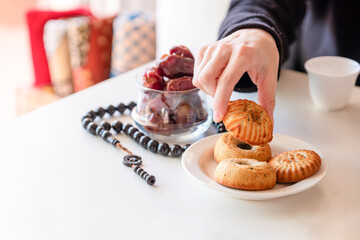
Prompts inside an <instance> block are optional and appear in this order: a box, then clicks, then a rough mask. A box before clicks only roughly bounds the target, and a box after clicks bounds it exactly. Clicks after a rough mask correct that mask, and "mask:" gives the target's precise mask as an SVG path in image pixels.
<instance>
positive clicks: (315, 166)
mask: <svg viewBox="0 0 360 240" xmlns="http://www.w3.org/2000/svg"><path fill="white" fill-rule="evenodd" d="M269 164H270V165H271V166H272V167H273V168H274V169H275V170H276V178H277V182H278V183H291V182H298V181H301V180H303V179H305V178H308V177H310V176H312V175H314V174H315V173H316V172H317V171H318V170H319V169H320V166H321V158H320V156H319V155H318V154H317V153H316V152H314V151H311V150H293V151H288V152H284V153H281V154H278V155H276V156H275V157H273V158H271V159H270V160H269Z"/></svg>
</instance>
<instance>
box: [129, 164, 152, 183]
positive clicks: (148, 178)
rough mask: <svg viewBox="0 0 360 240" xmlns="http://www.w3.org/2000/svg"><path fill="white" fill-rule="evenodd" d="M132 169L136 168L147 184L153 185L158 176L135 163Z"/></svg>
mask: <svg viewBox="0 0 360 240" xmlns="http://www.w3.org/2000/svg"><path fill="white" fill-rule="evenodd" d="M132 169H134V172H135V173H136V174H137V175H139V176H140V177H141V178H142V179H144V180H145V181H146V183H147V184H149V185H153V184H154V183H155V181H156V178H155V177H154V176H153V175H150V174H148V173H147V172H146V171H145V170H144V169H142V168H141V167H139V166H138V165H133V166H132Z"/></svg>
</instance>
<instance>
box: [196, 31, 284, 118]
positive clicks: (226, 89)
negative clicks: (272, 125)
mask: <svg viewBox="0 0 360 240" xmlns="http://www.w3.org/2000/svg"><path fill="white" fill-rule="evenodd" d="M278 66H279V52H278V49H277V47H276V43H275V40H274V38H273V37H272V36H271V35H270V34H269V33H267V32H265V31H263V30H261V29H241V30H238V31H236V32H234V33H232V34H231V35H229V36H227V37H226V38H223V39H221V40H219V41H217V42H215V43H213V44H210V45H207V46H204V47H202V48H201V49H200V50H199V52H198V54H197V57H196V58H195V67H194V77H193V84H194V86H196V87H198V88H199V89H201V90H202V91H204V92H205V93H207V94H209V95H211V96H212V97H214V104H213V109H214V115H213V119H214V121H215V122H220V121H221V120H222V119H223V117H224V115H225V113H226V111H227V103H228V101H229V100H230V97H231V93H232V91H233V89H234V86H235V84H236V83H237V82H238V80H239V79H240V77H241V76H242V75H243V74H244V73H245V72H247V73H248V74H249V76H250V78H251V80H252V81H253V82H254V84H255V85H257V88H258V101H259V104H260V105H261V106H262V107H263V108H264V109H265V110H266V111H267V113H268V114H269V116H270V118H271V121H272V122H273V121H274V120H273V112H274V108H275V91H276V85H277V73H278Z"/></svg>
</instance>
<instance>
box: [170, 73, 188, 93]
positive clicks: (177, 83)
mask: <svg viewBox="0 0 360 240" xmlns="http://www.w3.org/2000/svg"><path fill="white" fill-rule="evenodd" d="M193 88H195V86H194V85H193V84H192V77H188V76H185V77H181V78H175V79H170V80H169V82H168V84H167V87H166V90H167V91H185V90H190V89H193Z"/></svg>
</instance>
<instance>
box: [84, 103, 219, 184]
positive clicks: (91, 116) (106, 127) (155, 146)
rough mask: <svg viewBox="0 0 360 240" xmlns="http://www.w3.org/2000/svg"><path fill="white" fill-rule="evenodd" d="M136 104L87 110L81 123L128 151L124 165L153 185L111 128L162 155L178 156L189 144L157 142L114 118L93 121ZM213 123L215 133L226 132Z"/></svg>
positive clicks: (153, 181)
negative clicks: (111, 119)
mask: <svg viewBox="0 0 360 240" xmlns="http://www.w3.org/2000/svg"><path fill="white" fill-rule="evenodd" d="M135 106H136V103H135V102H130V103H129V104H128V105H125V104H123V103H120V104H118V105H117V106H116V107H115V106H113V105H109V106H107V107H106V108H103V107H98V108H97V109H96V111H93V110H91V111H89V112H87V113H86V114H85V116H83V117H82V118H81V123H82V125H83V127H84V128H85V129H86V130H87V131H88V132H89V133H91V134H93V135H97V136H100V137H101V138H102V139H103V140H104V141H106V142H108V143H110V144H112V145H113V146H114V147H116V148H119V149H121V150H123V151H125V152H127V153H128V155H126V156H125V157H124V159H123V163H124V165H126V166H128V167H132V168H133V169H134V172H135V173H136V174H138V175H139V176H140V177H141V178H143V179H144V180H145V181H146V182H147V183H148V184H149V185H153V184H154V183H155V181H156V179H155V177H154V176H153V175H150V174H148V173H147V172H146V171H145V170H144V169H142V168H141V167H140V165H141V164H142V160H141V157H140V156H137V155H133V154H132V153H131V152H130V151H129V150H127V149H126V148H125V147H123V146H122V145H121V144H120V141H119V140H117V139H116V138H115V137H114V136H113V135H112V133H111V132H110V131H111V129H112V130H113V131H114V132H115V133H116V134H120V133H121V132H123V133H124V134H125V135H127V136H129V137H130V138H132V139H133V140H134V141H135V142H136V143H138V144H139V145H140V146H142V147H143V148H145V149H147V150H149V151H151V152H153V153H159V154H161V155H163V156H168V155H169V153H170V155H171V156H172V157H180V156H181V155H182V154H183V152H185V150H186V149H187V148H188V147H189V146H190V144H186V145H184V146H183V147H181V146H180V145H178V144H174V145H172V146H169V144H167V143H159V142H158V141H156V140H153V139H151V138H150V137H149V136H146V135H145V134H144V133H142V132H140V131H139V129H137V128H136V127H134V126H133V125H132V124H130V123H126V124H123V123H122V122H120V121H118V120H115V121H113V122H112V124H110V123H109V122H107V121H104V120H103V121H101V122H100V124H96V123H95V119H96V118H100V119H101V118H103V117H104V115H105V114H108V115H110V116H112V115H114V114H115V112H118V113H120V114H124V112H125V111H126V110H127V109H128V110H129V111H130V112H131V111H132V109H133V108H134V107H135ZM213 125H214V126H215V128H216V132H217V133H221V132H226V129H225V126H224V124H223V123H222V122H220V123H215V122H213Z"/></svg>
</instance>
